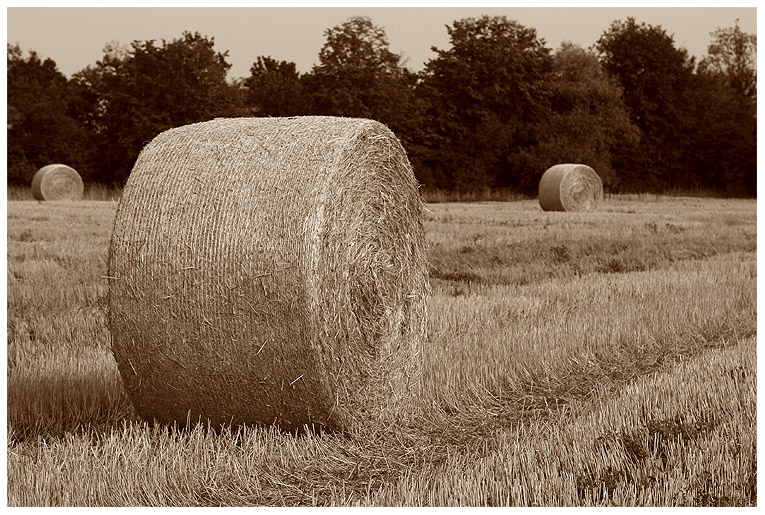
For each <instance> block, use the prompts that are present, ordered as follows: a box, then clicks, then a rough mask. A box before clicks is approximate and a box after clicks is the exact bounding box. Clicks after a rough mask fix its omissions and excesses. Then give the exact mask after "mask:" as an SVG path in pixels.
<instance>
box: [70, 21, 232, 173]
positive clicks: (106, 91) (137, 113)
mask: <svg viewBox="0 0 765 515" xmlns="http://www.w3.org/2000/svg"><path fill="white" fill-rule="evenodd" d="M213 47H214V40H213V39H212V38H210V39H208V38H206V37H204V36H201V35H200V34H199V33H193V34H192V33H190V32H184V33H183V36H182V37H181V38H179V39H174V40H173V41H170V42H168V41H165V40H162V43H161V44H160V45H157V43H156V42H155V41H153V40H150V41H134V42H133V43H132V44H131V45H130V48H129V49H127V50H126V51H125V50H121V49H119V48H115V47H113V46H109V47H107V48H106V50H105V55H104V57H103V59H101V60H100V61H99V62H98V63H96V65H95V67H88V68H86V69H85V70H83V71H82V72H79V73H77V74H76V75H75V80H76V81H77V82H78V83H79V85H80V87H81V88H83V89H86V90H90V91H92V92H93V97H92V98H91V101H92V106H93V108H94V109H95V113H96V115H95V117H94V119H92V120H90V123H91V124H92V126H93V127H94V128H95V129H96V130H97V131H98V135H99V137H100V140H101V145H100V152H101V155H100V160H101V166H102V169H101V179H102V180H104V181H108V182H112V181H122V180H124V179H125V178H126V177H127V175H128V173H129V172H130V169H131V167H132V165H133V163H134V161H135V159H136V158H137V157H138V154H139V152H140V151H141V149H142V148H143V146H144V145H145V144H146V143H147V142H148V141H150V140H151V139H152V138H154V136H156V135H157V134H158V133H160V132H162V131H164V130H166V129H169V128H171V127H177V126H180V125H186V124H189V123H194V122H200V121H205V120H209V119H212V118H214V117H216V116H225V115H227V114H230V113H231V112H233V111H234V110H235V108H236V107H237V105H236V101H237V98H238V97H237V95H236V92H235V90H234V88H233V87H232V86H231V85H229V84H228V83H227V82H226V73H227V71H228V69H229V68H230V66H231V65H230V64H229V63H228V62H227V61H226V57H227V56H228V52H223V53H220V52H216V51H215V50H214V48H213Z"/></svg>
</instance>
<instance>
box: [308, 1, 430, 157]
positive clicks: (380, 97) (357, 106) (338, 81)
mask: <svg viewBox="0 0 765 515" xmlns="http://www.w3.org/2000/svg"><path fill="white" fill-rule="evenodd" d="M324 34H325V36H326V42H325V43H324V46H323V47H322V48H321V51H320V52H319V64H317V65H316V66H314V67H313V69H312V70H311V73H310V74H309V75H308V76H307V77H306V85H307V87H308V89H309V94H310V96H311V98H312V105H313V107H312V112H313V113H315V114H322V115H333V116H353V117H360V118H371V119H374V120H377V121H379V122H382V123H384V124H386V125H388V126H389V127H390V128H391V130H393V132H395V133H396V135H397V136H398V137H399V138H400V139H401V140H402V142H403V143H404V147H405V148H411V147H412V146H413V144H414V142H415V140H417V139H418V136H417V135H416V133H417V132H418V130H419V129H418V125H417V123H416V119H417V117H418V114H417V113H418V110H419V107H418V103H417V101H416V99H415V97H414V83H415V82H416V75H414V74H413V73H411V72H410V71H409V70H407V69H406V68H405V67H403V66H402V64H401V56H400V55H398V54H396V53H394V52H392V51H391V50H390V46H389V43H388V37H387V35H386V34H385V30H384V29H383V28H382V27H379V26H377V25H375V24H374V23H373V22H372V20H371V19H370V18H368V17H363V16H355V17H352V18H350V19H349V20H348V21H346V22H344V23H343V24H341V25H338V26H336V27H333V28H331V29H328V30H327V31H325V33H324Z"/></svg>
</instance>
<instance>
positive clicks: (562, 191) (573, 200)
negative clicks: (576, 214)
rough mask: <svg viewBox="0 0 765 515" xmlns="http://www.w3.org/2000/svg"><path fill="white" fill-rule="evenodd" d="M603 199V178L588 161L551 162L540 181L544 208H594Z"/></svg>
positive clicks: (589, 209) (540, 196)
mask: <svg viewBox="0 0 765 515" xmlns="http://www.w3.org/2000/svg"><path fill="white" fill-rule="evenodd" d="M602 199H603V182H602V181H601V180H600V176H599V175H598V174H597V173H595V170H593V169H592V168H590V167H589V166H586V165H580V164H559V165H555V166H552V167H550V168H548V169H547V171H545V173H544V174H543V175H542V179H541V180H540V181H539V205H540V206H542V209H543V210H545V211H592V210H594V209H596V208H597V206H598V204H599V203H600V201H601V200H602Z"/></svg>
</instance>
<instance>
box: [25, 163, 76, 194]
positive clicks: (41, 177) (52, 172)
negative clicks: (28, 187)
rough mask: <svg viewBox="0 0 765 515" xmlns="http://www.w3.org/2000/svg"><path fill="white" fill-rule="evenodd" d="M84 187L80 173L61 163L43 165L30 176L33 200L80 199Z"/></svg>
mask: <svg viewBox="0 0 765 515" xmlns="http://www.w3.org/2000/svg"><path fill="white" fill-rule="evenodd" d="M84 189H85V187H84V185H83V183H82V178H81V177H80V174H79V173H77V171H76V170H75V169H74V168H71V167H69V166H66V165H62V164H52V165H47V166H43V167H42V168H40V169H39V170H37V173H36V174H35V176H34V177H33V178H32V197H34V199H35V200H80V199H81V198H82V192H83V190H84Z"/></svg>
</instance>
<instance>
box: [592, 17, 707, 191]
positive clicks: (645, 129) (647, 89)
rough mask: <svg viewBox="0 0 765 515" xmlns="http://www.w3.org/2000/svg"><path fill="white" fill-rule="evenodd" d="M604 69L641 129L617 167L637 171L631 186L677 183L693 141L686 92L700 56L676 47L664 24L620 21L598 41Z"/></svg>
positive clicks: (655, 188)
mask: <svg viewBox="0 0 765 515" xmlns="http://www.w3.org/2000/svg"><path fill="white" fill-rule="evenodd" d="M596 47H597V49H598V51H599V55H600V60H601V63H602V65H603V67H604V68H605V69H606V70H607V71H608V72H609V73H610V74H612V75H613V76H614V77H616V78H617V79H618V80H619V82H620V83H621V86H622V88H623V90H624V100H625V104H626V105H627V108H628V109H629V112H630V119H631V121H632V123H634V124H635V125H636V126H637V127H638V128H639V129H640V130H641V141H640V144H639V145H638V146H637V147H636V148H635V150H634V151H631V152H629V153H622V154H620V155H619V156H617V161H618V164H617V166H618V167H620V168H621V169H623V170H634V171H637V172H639V173H640V174H641V175H639V176H634V177H632V178H631V179H632V180H631V182H630V183H629V184H625V187H628V188H630V189H639V190H646V189H653V190H661V189H666V188H667V187H671V186H680V185H679V184H676V177H678V176H680V175H682V174H683V173H684V172H685V170H684V167H685V163H684V162H683V159H682V158H683V156H684V155H685V153H686V151H687V147H688V145H689V140H688V127H689V124H692V123H693V120H692V119H690V117H688V113H687V112H686V111H685V107H686V106H685V103H684V102H685V101H684V98H685V94H686V91H687V89H688V87H689V85H690V82H691V80H692V77H693V71H694V67H695V66H694V60H693V58H691V57H689V56H688V52H687V51H686V50H685V49H682V48H680V49H679V48H676V47H675V44H674V41H673V38H672V36H670V35H668V34H667V33H666V32H665V31H664V29H662V28H661V27H660V26H655V27H654V26H651V25H646V24H645V23H637V22H636V21H635V19H634V18H628V19H627V21H626V22H622V21H618V20H617V21H615V22H613V23H612V24H611V27H610V28H609V30H607V31H606V32H605V33H604V34H603V35H602V36H601V37H600V39H599V40H598V41H597V43H596Z"/></svg>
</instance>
